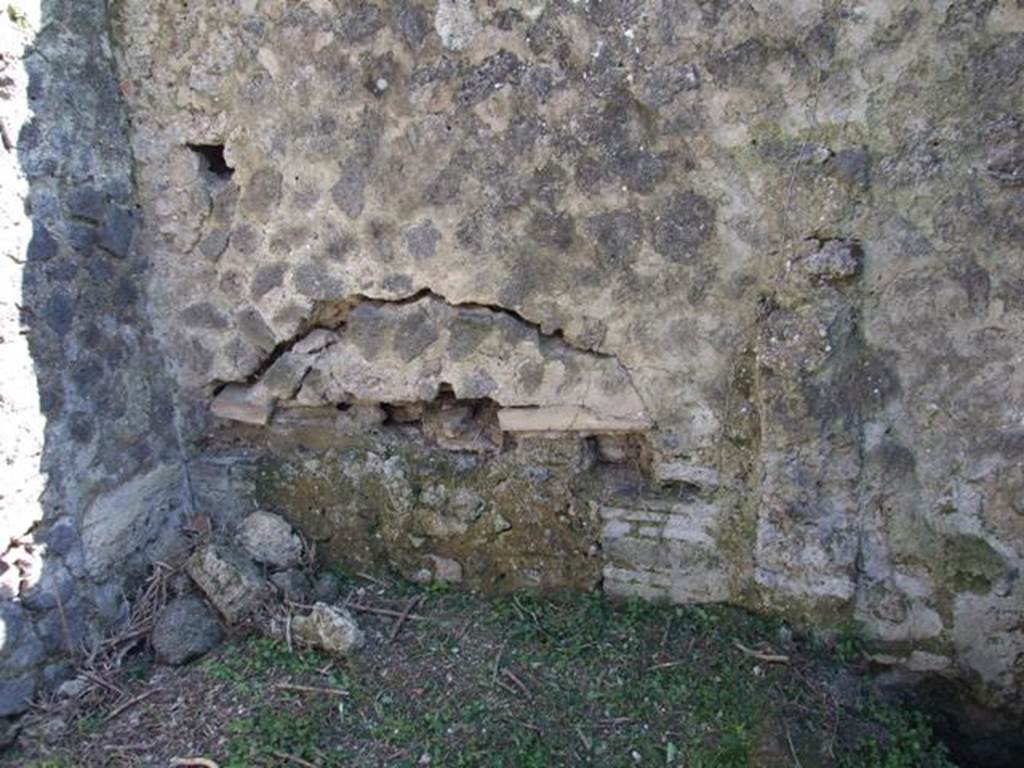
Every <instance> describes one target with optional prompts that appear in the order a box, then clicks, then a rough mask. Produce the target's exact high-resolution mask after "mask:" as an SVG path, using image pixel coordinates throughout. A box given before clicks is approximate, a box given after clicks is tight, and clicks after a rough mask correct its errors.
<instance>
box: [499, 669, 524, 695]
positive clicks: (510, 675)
mask: <svg viewBox="0 0 1024 768" xmlns="http://www.w3.org/2000/svg"><path fill="white" fill-rule="evenodd" d="M501 673H502V674H503V675H505V677H507V678H508V679H509V680H511V681H512V682H513V683H515V684H516V687H517V688H519V690H521V691H522V692H523V694H524V695H525V696H527V697H529V695H530V689H529V688H527V687H526V685H524V684H523V681H522V680H520V679H519V678H518V677H516V676H515V674H513V672H512V670H511V669H503V670H502V671H501Z"/></svg>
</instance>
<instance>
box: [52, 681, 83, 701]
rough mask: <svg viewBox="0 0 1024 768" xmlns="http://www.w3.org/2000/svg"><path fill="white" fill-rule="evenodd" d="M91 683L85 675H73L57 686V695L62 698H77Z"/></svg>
mask: <svg viewBox="0 0 1024 768" xmlns="http://www.w3.org/2000/svg"><path fill="white" fill-rule="evenodd" d="M89 686H90V683H89V681H88V680H86V679H85V678H83V677H73V678H72V679H70V680H65V681H64V682H63V683H61V684H60V685H59V686H58V687H57V695H58V696H59V697H60V698H62V699H77V698H78V697H79V696H81V695H82V694H83V693H85V692H86V691H87V690H89Z"/></svg>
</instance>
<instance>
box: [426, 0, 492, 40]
mask: <svg viewBox="0 0 1024 768" xmlns="http://www.w3.org/2000/svg"><path fill="white" fill-rule="evenodd" d="M434 29H435V30H436V31H437V34H438V35H440V37H441V43H442V44H443V45H444V47H445V48H447V49H449V50H451V51H461V50H462V49H463V48H465V47H466V46H467V45H469V43H470V42H471V41H472V40H473V38H474V37H476V36H477V34H479V33H480V30H481V26H480V22H479V21H478V20H477V18H476V11H475V9H474V3H473V2H472V0H438V4H437V11H436V13H435V15H434Z"/></svg>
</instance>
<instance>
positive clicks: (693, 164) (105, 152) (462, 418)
mask: <svg viewBox="0 0 1024 768" xmlns="http://www.w3.org/2000/svg"><path fill="white" fill-rule="evenodd" d="M106 13H107V11H106V6H105V4H104V3H101V2H98V1H97V2H84V3H83V2H76V3H62V2H56V0H54V2H47V3H44V19H43V20H40V21H45V22H46V23H45V24H43V23H35V22H34V21H32V20H30V22H32V23H33V24H35V26H34V27H31V24H30V27H31V28H33V29H38V30H39V34H38V36H36V37H35V39H34V40H30V49H29V52H28V55H27V57H26V59H25V69H26V71H27V73H28V74H29V75H30V76H31V77H30V79H29V80H27V81H26V80H25V79H24V78H23V77H22V79H20V80H19V79H18V77H21V75H19V76H18V77H15V78H14V79H13V82H14V83H15V86H14V90H15V91H17V93H22V94H25V95H26V96H27V98H28V104H29V105H30V106H31V109H32V112H33V113H34V117H33V119H32V120H31V121H30V122H27V123H25V120H26V119H27V110H25V109H23V110H22V112H21V113H20V116H17V119H16V120H12V122H11V123H10V125H11V126H18V125H21V124H22V123H25V124H24V125H23V127H21V128H20V130H18V131H17V134H18V135H17V137H16V138H17V148H16V151H15V153H14V154H16V156H17V165H18V168H17V169H13V170H14V172H15V173H21V174H22V175H21V177H20V178H21V181H20V182H19V183H22V188H21V189H20V191H19V192H18V193H17V194H18V195H21V196H23V197H24V198H25V200H26V201H27V210H28V211H29V215H30V216H31V220H32V229H33V233H32V237H31V243H29V239H28V233H27V232H25V231H20V234H18V235H16V236H15V237H13V238H10V242H12V243H20V244H22V245H24V246H25V249H26V251H27V259H22V258H21V255H20V253H14V254H12V255H14V256H15V258H18V259H21V260H22V261H25V262H26V263H25V264H24V265H21V266H23V269H22V275H23V283H22V287H21V288H20V291H21V293H20V295H16V294H17V290H15V291H14V292H13V294H11V291H10V289H9V286H6V284H5V290H6V291H8V293H6V294H5V295H4V301H5V302H6V303H5V305H4V312H5V314H4V315H3V320H4V323H5V324H4V326H3V333H4V335H5V338H4V346H3V350H4V355H5V357H4V360H5V365H6V354H7V352H8V351H9V350H14V349H16V348H17V347H16V345H9V344H8V341H7V338H6V336H7V335H8V334H11V335H12V337H13V336H15V335H17V329H16V328H15V324H16V323H15V321H14V319H13V318H14V317H15V315H14V314H13V313H12V312H11V311H10V301H12V300H15V299H17V300H18V301H19V302H20V303H19V306H20V307H23V308H25V311H24V314H23V315H22V316H21V317H20V318H18V322H20V323H22V324H23V326H24V327H25V328H26V329H27V331H28V335H27V341H28V350H29V352H30V354H31V357H32V364H33V365H32V366H26V365H22V366H21V368H19V370H20V372H21V374H22V375H23V376H25V375H29V374H28V372H29V370H30V368H31V367H34V371H35V375H36V377H37V380H38V386H39V391H40V406H41V413H42V416H43V417H44V418H45V420H46V424H45V445H44V446H43V453H42V457H41V459H40V463H41V469H42V472H43V473H45V474H47V480H46V484H45V492H44V494H43V504H42V506H41V507H39V510H38V512H37V511H35V510H34V509H32V507H33V499H34V494H35V493H36V492H37V491H38V490H40V489H41V488H42V486H43V483H42V479H41V478H42V475H38V476H37V477H36V478H35V480H34V481H33V482H34V484H32V483H30V484H29V485H26V486H25V488H26V489H29V490H27V491H26V493H23V494H22V495H21V496H20V497H18V499H17V500H16V501H15V502H12V503H14V504H15V505H16V506H19V508H20V509H21V510H22V512H21V513H19V519H21V517H20V515H22V514H24V515H27V516H28V517H32V516H33V515H35V517H34V518H33V520H32V522H35V523H36V527H35V529H34V530H33V531H31V535H29V536H27V537H24V538H23V539H22V538H19V539H17V540H15V541H14V542H13V545H12V546H11V547H10V548H8V549H7V551H6V553H5V554H4V558H3V559H4V563H5V566H6V569H5V570H3V571H2V572H0V589H3V590H5V592H4V596H5V598H6V601H5V602H4V603H3V604H2V605H0V611H2V612H3V613H2V616H3V622H4V627H5V640H4V642H3V646H2V647H0V667H2V675H0V702H16V703H17V706H21V705H23V703H24V699H25V697H26V696H27V695H30V693H32V692H34V691H35V690H37V688H38V687H40V686H42V685H43V684H44V683H45V682H46V681H47V680H52V679H56V678H57V677H58V676H59V674H60V668H59V665H58V664H56V663H50V666H49V667H47V666H46V665H47V663H49V662H47V659H51V658H53V655H54V654H56V655H60V654H63V653H66V652H67V650H68V649H69V648H70V647H72V646H77V645H78V644H79V643H80V642H81V641H83V640H88V639H89V634H90V633H91V632H94V631H97V629H98V628H99V627H100V626H101V625H102V624H103V623H104V622H109V621H113V620H115V619H116V617H117V614H118V612H119V610H120V609H121V606H122V605H123V600H122V599H121V595H120V591H119V590H120V578H121V576H122V574H121V573H120V572H119V573H118V574H117V575H116V577H115V576H114V574H113V573H112V571H113V569H110V568H109V560H110V557H111V553H112V552H113V551H114V550H115V548H121V547H122V546H123V547H125V548H126V549H127V550H130V551H132V552H134V553H135V554H134V555H132V556H131V557H129V564H134V563H136V562H137V564H138V565H140V566H141V565H143V564H144V563H145V558H146V556H147V555H146V553H147V552H148V553H149V554H150V555H153V554H155V553H158V552H167V551H170V550H172V549H173V548H174V546H175V545H176V544H180V539H176V529H175V526H174V522H175V521H176V520H178V519H179V518H180V517H181V515H182V512H183V510H186V509H187V505H188V504H190V503H191V501H192V499H195V501H196V506H197V509H196V511H197V512H198V513H200V514H202V515H207V516H209V517H211V518H213V523H214V525H216V526H223V527H230V526H232V525H233V524H235V523H237V522H238V521H239V520H240V519H241V517H242V516H243V515H244V514H247V513H249V512H252V511H253V510H254V509H256V508H269V509H271V510H272V511H278V512H281V513H283V514H286V515H287V516H289V517H290V518H291V519H292V520H294V521H295V522H298V523H300V525H301V526H302V528H303V529H304V531H305V532H306V534H307V535H309V536H311V537H312V538H314V539H315V540H316V541H317V542H318V546H319V549H320V550H321V551H322V553H323V554H324V555H325V556H326V557H328V558H332V559H334V560H336V561H338V562H344V563H347V564H350V565H354V566H359V567H367V568H369V567H371V566H373V565H374V564H378V565H379V564H380V563H381V562H384V561H387V562H390V563H392V564H393V565H394V566H396V567H397V568H398V569H399V570H401V571H402V572H403V573H406V574H407V575H410V576H414V577H419V576H421V575H422V574H423V573H424V572H426V573H427V574H428V576H434V575H437V574H438V573H440V572H442V571H443V572H445V573H448V574H454V573H456V572H457V573H459V574H460V577H461V578H462V579H463V581H465V582H466V583H467V584H469V585H471V586H475V587H481V588H484V587H486V588H497V589H503V588H507V587H512V586H520V585H530V586H541V587H546V586H561V585H571V586H578V587H590V586H592V585H594V584H596V583H598V582H599V581H600V580H601V579H602V578H603V585H604V588H606V589H608V590H609V591H612V592H616V593H619V594H642V595H645V596H648V597H654V598H656V597H667V598H669V599H675V600H732V601H737V602H743V603H745V604H748V605H751V606H754V607H759V608H767V609H772V610H777V611H782V612H785V613H788V614H799V615H802V616H806V615H812V616H816V617H817V618H818V620H823V619H824V618H825V617H828V618H831V619H834V620H845V619H850V618H853V619H856V620H858V621H860V622H861V623H862V624H863V626H864V628H865V630H866V631H867V632H868V634H869V635H871V636H872V637H874V638H877V639H879V640H881V641H883V642H884V643H885V644H887V646H888V648H889V651H890V652H891V654H890V655H891V659H892V660H893V661H894V662H903V663H905V664H907V665H909V666H910V667H913V668H919V669H923V668H927V669H929V670H933V671H940V672H942V673H945V674H950V675H955V676H957V677H959V678H960V679H964V680H967V681H969V682H970V683H971V684H972V685H973V686H974V688H975V690H976V691H977V692H979V693H981V694H983V695H984V696H985V697H986V699H987V700H988V701H990V702H994V703H998V704H1002V705H1005V706H1008V707H1011V708H1013V707H1017V708H1018V709H1019V707H1020V702H1021V701H1022V700H1024V697H1022V696H1021V691H1022V689H1024V633H1022V629H1021V626H1022V624H1021V619H1020V617H1021V615H1022V614H1024V587H1022V582H1021V579H1020V574H1021V569H1022V559H1024V551H1022V547H1024V543H1022V542H1024V512H1022V509H1021V504H1020V501H1019V499H1020V496H1021V492H1022V490H1024V475H1022V472H1021V454H1022V448H1021V447H1022V445H1024V440H1022V439H1021V434H1022V433H1021V429H1022V428H1021V424H1022V419H1024V402H1022V392H1024V387H1022V386H1021V385H1022V372H1021V367H1020V360H1019V357H1020V355H1019V350H1020V349H1021V348H1022V344H1024V298H1022V296H1024V289H1022V286H1024V262H1022V261H1021V259H1020V258H1019V257H1020V250H1021V248H1022V246H1024V228H1022V226H1021V224H1020V222H1021V221H1024V197H1022V196H1021V184H1020V182H1021V157H1022V149H1021V148H1022V146H1024V117H1022V115H1024V103H1022V99H1024V83H1022V81H1021V78H1022V74H1021V72H1022V69H1024V68H1022V64H1024V44H1022V41H1024V10H1022V9H1021V8H1020V7H1019V4H1015V3H1012V2H986V3H970V2H966V3H965V2H954V3H945V4H935V3H930V2H926V0H915V1H914V2H909V3H901V4H895V3H889V4H886V3H875V4H867V5H865V4H863V3H852V2H851V3H847V2H836V3H810V2H795V3H794V2H781V0H778V1H776V0H757V1H756V2H750V3H733V4H729V3H718V2H709V3H682V2H678V1H677V0H622V1H619V0H602V2H597V1H596V0H594V1H593V2H590V1H586V0H581V2H561V1H559V2H554V1H552V2H544V1H543V0H541V1H539V2H529V3H527V2H518V1H517V0H509V1H508V2H502V3H496V4H490V3H488V4H485V3H472V2H464V1H463V0H451V1H449V0H442V1H440V2H427V1H425V2H398V3H374V2H347V1H342V0H309V1H308V2H285V0H241V1H240V2H237V3H189V4H187V5H186V4H182V3H172V2H163V1H160V2H150V1H143V0H123V1H122V2H119V3H117V4H114V6H113V10H112V13H113V19H112V21H113V41H112V42H113V50H114V53H115V55H116V57H117V59H118V69H117V75H116V76H115V74H114V70H113V68H112V65H111V45H110V43H111V38H110V35H108V32H107V26H108V25H107V18H106ZM5 23H6V22H5ZM30 37H31V35H30V34H29V33H25V35H24V38H25V39H29V38H30ZM4 87H5V88H7V87H8V86H6V85H5V86H4ZM19 89H20V90H19ZM122 99H123V100H124V102H125V103H126V105H127V112H128V114H129V115H130V117H131V122H130V130H129V124H128V121H127V119H126V114H125V108H124V106H123V105H122ZM12 114H13V113H12ZM129 137H130V147H131V151H129V144H128V141H127V139H128V138H129ZM133 156H134V174H133V173H132V170H133V165H132V163H133ZM10 159H11V157H6V158H4V160H5V162H7V161H9V160H10ZM25 184H27V185H28V187H27V189H25V188H24V185H25ZM12 188H13V187H12ZM7 202H8V201H7V199H6V198H5V200H4V204H5V205H7ZM19 203H20V199H19ZM17 208H18V206H13V207H10V210H12V211H15V210H16V209H17ZM7 210H8V209H7V208H4V211H7ZM5 215H7V214H6V213H5ZM15 218H16V217H15ZM5 226H8V225H7V224H6V223H5ZM15 228H16V225H15ZM5 241H6V238H5ZM5 247H6V242H5ZM13 263H14V262H12V264H13ZM4 267H5V268H8V265H6V264H5V265H4ZM5 274H6V273H5ZM8 294H11V296H9V295H8ZM23 362H24V361H23ZM165 364H166V367H167V370H168V372H169V376H168V375H165V374H164V372H163V371H164V365H165ZM5 370H6V369H5ZM7 402H8V401H5V404H4V407H5V408H7V407H11V408H12V410H11V411H10V413H11V414H17V415H14V416H12V418H16V419H17V420H18V422H19V424H25V425H27V427H28V428H29V431H28V432H25V433H24V434H26V435H28V437H27V438H26V442H24V443H20V442H14V443H10V447H8V444H7V443H5V444H4V450H5V451H8V452H9V453H11V454H17V455H18V456H19V457H20V458H19V460H23V459H24V454H25V453H26V452H25V450H24V447H23V446H25V445H34V444H35V443H32V440H34V439H35V440H37V438H38V434H37V435H36V437H35V438H34V437H32V436H31V434H34V433H31V424H32V423H33V422H32V419H33V418H35V419H36V421H35V422H34V423H35V426H36V428H37V430H36V431H37V433H38V428H41V426H42V425H41V424H40V423H39V421H38V415H36V416H33V415H32V414H31V413H30V410H31V409H27V408H25V407H23V406H24V404H21V403H20V404H18V405H17V406H16V407H14V406H8V405H7ZM9 402H14V401H13V400H11V401H9ZM6 413H7V412H6V411H5V414H6ZM179 433H180V435H181V440H180V441H179ZM542 436H543V437H542ZM19 439H20V438H19ZM37 442H38V440H37ZM183 459H187V461H185V462H183ZM176 488H177V489H179V490H178V492H177V493H176V491H175V489H176ZM4 503H5V504H7V503H8V497H7V496H5V497H4ZM28 517H26V518H25V519H28ZM8 519H9V518H8ZM31 524H32V523H31V522H30V523H29V525H31ZM21 527H22V529H23V530H14V529H13V528H12V529H11V530H10V531H7V530H5V531H4V535H5V536H6V535H9V534H10V535H15V536H18V537H21V536H22V535H23V534H24V533H26V532H27V526H21ZM456 566H457V568H456ZM108 576H110V578H108ZM499 576H501V578H499ZM61 611H63V614H62V616H63V619H64V621H63V622H62V621H60V620H59V619H60V618H61V616H59V615H58V614H59V613H60V612H61ZM68 619H70V623H67V622H68ZM65 625H66V626H69V627H70V628H71V631H68V632H65V631H64V629H63V627H64V626H65ZM39 670H43V671H42V672H40V671H39ZM4 706H8V705H7V704H5V705H4ZM14 709H16V707H14V708H13V709H12V708H11V707H10V706H8V709H7V710H3V709H2V708H0V711H14Z"/></svg>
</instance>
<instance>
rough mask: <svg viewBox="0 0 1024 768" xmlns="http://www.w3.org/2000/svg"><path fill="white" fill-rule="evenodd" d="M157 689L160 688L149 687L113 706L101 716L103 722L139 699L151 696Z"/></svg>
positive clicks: (142, 699) (136, 702) (107, 721)
mask: <svg viewBox="0 0 1024 768" xmlns="http://www.w3.org/2000/svg"><path fill="white" fill-rule="evenodd" d="M159 690H160V689H159V688H150V689H149V690H148V691H143V692H142V693H140V694H139V695H138V696H133V697H132V698H130V699H129V700H128V701H126V702H125V703H124V704H121V705H119V706H117V707H114V709H112V710H111V711H110V713H109V714H108V715H107V716H106V717H105V718H103V722H105V723H109V722H110V721H111V720H113V719H114V718H115V717H117V716H118V715H120V714H121V713H122V712H124V711H125V710H126V709H129V708H130V707H134V706H135V705H136V704H138V703H139V702H140V701H144V700H146V699H148V698H149V697H150V696H152V695H153V694H154V693H156V692H157V691H159Z"/></svg>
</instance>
